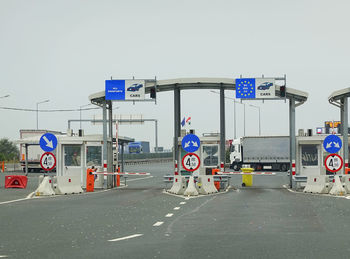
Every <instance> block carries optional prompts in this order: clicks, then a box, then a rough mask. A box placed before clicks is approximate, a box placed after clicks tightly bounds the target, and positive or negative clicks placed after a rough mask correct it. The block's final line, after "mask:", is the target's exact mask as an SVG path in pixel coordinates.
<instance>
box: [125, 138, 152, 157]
mask: <svg viewBox="0 0 350 259" xmlns="http://www.w3.org/2000/svg"><path fill="white" fill-rule="evenodd" d="M128 150H129V153H130V154H141V153H149V152H150V149H149V142H148V141H136V142H130V143H129V144H128Z"/></svg>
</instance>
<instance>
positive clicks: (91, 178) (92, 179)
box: [86, 168, 95, 192]
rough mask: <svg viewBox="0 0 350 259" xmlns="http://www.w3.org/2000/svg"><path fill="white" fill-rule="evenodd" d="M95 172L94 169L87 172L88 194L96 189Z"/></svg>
mask: <svg viewBox="0 0 350 259" xmlns="http://www.w3.org/2000/svg"><path fill="white" fill-rule="evenodd" d="M93 172H95V170H94V169H92V168H88V169H87V170H86V192H93V191H94V188H95V175H94V174H93Z"/></svg>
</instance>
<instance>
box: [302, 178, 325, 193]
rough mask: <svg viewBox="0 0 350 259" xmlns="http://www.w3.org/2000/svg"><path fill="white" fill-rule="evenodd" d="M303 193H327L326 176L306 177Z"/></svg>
mask: <svg viewBox="0 0 350 259" xmlns="http://www.w3.org/2000/svg"><path fill="white" fill-rule="evenodd" d="M304 192H308V193H328V192H329V178H328V176H327V175H321V176H308V177H307V180H306V186H305V189H304Z"/></svg>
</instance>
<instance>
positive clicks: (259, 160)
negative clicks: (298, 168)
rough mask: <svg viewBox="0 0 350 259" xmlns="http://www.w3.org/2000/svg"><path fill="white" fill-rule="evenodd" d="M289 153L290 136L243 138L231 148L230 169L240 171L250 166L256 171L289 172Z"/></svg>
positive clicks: (234, 141)
mask: <svg viewBox="0 0 350 259" xmlns="http://www.w3.org/2000/svg"><path fill="white" fill-rule="evenodd" d="M289 152H290V151H289V136H256V137H241V138H239V139H235V140H233V142H232V145H231V147H230V168H231V169H234V170H235V171H238V170H240V169H241V168H242V166H243V165H249V166H250V167H252V168H254V169H255V170H280V171H287V170H288V169H289V166H290V164H289V163H290V155H289Z"/></svg>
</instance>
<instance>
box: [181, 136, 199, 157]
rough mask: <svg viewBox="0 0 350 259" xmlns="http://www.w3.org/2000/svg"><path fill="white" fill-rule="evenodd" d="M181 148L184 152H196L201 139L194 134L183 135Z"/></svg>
mask: <svg viewBox="0 0 350 259" xmlns="http://www.w3.org/2000/svg"><path fill="white" fill-rule="evenodd" d="M181 145H182V148H183V150H185V151H186V152H190V153H192V152H196V151H197V150H198V148H199V146H200V145H201V141H200V140H199V137H198V136H197V135H194V134H188V135H186V136H184V137H183V139H182V142H181Z"/></svg>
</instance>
